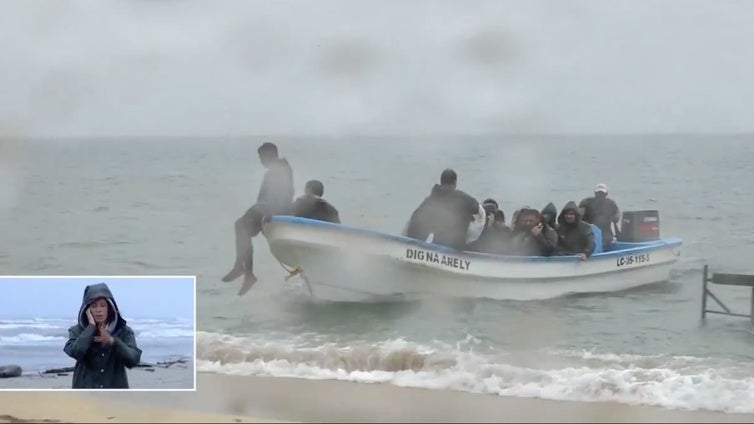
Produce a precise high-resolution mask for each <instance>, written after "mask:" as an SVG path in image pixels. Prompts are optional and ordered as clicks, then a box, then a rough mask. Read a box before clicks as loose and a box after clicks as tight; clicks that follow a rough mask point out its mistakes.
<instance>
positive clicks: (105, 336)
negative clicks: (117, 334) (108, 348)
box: [94, 324, 115, 345]
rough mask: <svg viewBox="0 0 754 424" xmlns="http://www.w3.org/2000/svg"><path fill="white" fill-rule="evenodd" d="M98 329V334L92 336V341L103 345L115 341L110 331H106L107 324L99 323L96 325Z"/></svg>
mask: <svg viewBox="0 0 754 424" xmlns="http://www.w3.org/2000/svg"><path fill="white" fill-rule="evenodd" d="M98 329H99V336H94V341H95V342H97V343H102V344H103V345H111V344H113V342H115V339H113V336H111V335H110V332H109V331H107V325H105V324H100V325H99V326H98Z"/></svg>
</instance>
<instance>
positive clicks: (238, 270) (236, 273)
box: [223, 264, 244, 283]
mask: <svg viewBox="0 0 754 424" xmlns="http://www.w3.org/2000/svg"><path fill="white" fill-rule="evenodd" d="M243 272H244V269H243V265H242V264H238V265H236V266H234V267H233V269H231V270H230V272H229V273H227V274H226V275H225V277H223V281H224V282H226V283H229V282H231V281H233V280H235V279H237V278H238V277H240V276H242V275H243Z"/></svg>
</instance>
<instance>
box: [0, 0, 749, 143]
mask: <svg viewBox="0 0 754 424" xmlns="http://www.w3.org/2000/svg"><path fill="white" fill-rule="evenodd" d="M0 12H1V13H0V54H1V55H2V58H3V65H2V66H1V67H0V134H4V135H8V134H23V135H30V136H74V137H75V136H98V135H113V136H117V135H197V136H201V135H243V134H271V133H275V134H281V133H282V134H332V135H339V134H349V133H360V134H374V133H444V132H463V133H490V132H535V133H536V132H546V133H611V132H623V133H646V132H751V131H754V82H752V81H751V76H752V75H754V51H753V50H754V48H752V47H751V42H752V40H754V25H751V19H752V18H754V2H751V1H745V0H741V1H724V0H707V1H694V0H656V1H649V0H641V1H618V0H615V1H601V0H594V1H575V0H569V1H563V0H551V1H530V0H527V1H500V0H494V1H485V2H482V1H479V2H475V1H422V0H405V1H399V0H382V1H361V0H346V1H330V0H300V1H295V2H294V1H272V0H270V1H253V0H248V1H212V2H210V1H193V0H181V1H175V0H129V1H99V0H96V1H94V0H92V1H63V0H55V1H38V0H4V1H3V2H2V3H1V4H0Z"/></svg>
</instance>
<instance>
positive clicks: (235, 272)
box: [222, 143, 294, 296]
mask: <svg viewBox="0 0 754 424" xmlns="http://www.w3.org/2000/svg"><path fill="white" fill-rule="evenodd" d="M257 153H258V154H259V161H260V162H261V163H262V166H264V167H265V168H267V172H265V174H264V179H263V180H262V186H261V187H260V189H259V194H258V196H257V202H256V204H254V205H253V206H252V207H250V208H249V209H248V210H247V211H246V213H245V214H244V215H243V216H242V217H240V218H238V219H237V220H236V223H235V237H236V261H235V263H234V264H233V268H232V269H231V270H230V271H229V272H228V273H227V274H226V275H225V276H224V277H223V278H222V280H223V281H224V282H226V283H227V282H230V281H233V280H235V279H237V278H238V277H240V276H241V275H243V276H244V280H243V285H242V286H241V289H240V290H239V292H238V295H239V296H240V295H242V294H244V293H246V292H247V291H248V290H249V289H250V288H251V286H252V285H253V284H254V283H256V282H257V277H256V276H255V275H254V247H253V245H252V243H251V239H252V237H255V236H256V235H257V234H259V232H260V231H261V230H262V221H263V219H264V217H265V216H272V215H283V214H287V213H290V210H291V205H292V202H293V194H294V189H293V170H292V169H291V166H290V164H289V163H288V161H287V160H286V159H284V158H279V157H278V148H277V146H276V145H275V144H273V143H264V144H262V145H261V146H260V147H259V149H257Z"/></svg>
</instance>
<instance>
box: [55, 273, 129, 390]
mask: <svg viewBox="0 0 754 424" xmlns="http://www.w3.org/2000/svg"><path fill="white" fill-rule="evenodd" d="M63 351H64V352H65V353H66V355H68V356H70V357H71V358H73V359H75V360H76V366H75V367H74V370H73V384H72V388H74V389H128V388H129V387H128V376H127V375H126V368H133V367H135V366H137V365H138V364H139V361H141V349H139V348H138V347H137V345H136V337H135V336H134V331H133V330H132V329H131V327H129V326H128V325H127V324H126V320H125V319H124V318H123V316H122V315H121V313H120V310H119V309H118V304H117V303H116V302H115V297H113V294H112V292H110V288H109V287H107V284H105V283H99V284H92V285H90V286H86V288H85V289H84V296H83V299H82V301H81V307H80V308H79V313H78V323H77V324H76V325H74V326H72V327H71V328H69V329H68V341H67V342H66V344H65V346H64V347H63Z"/></svg>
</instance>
